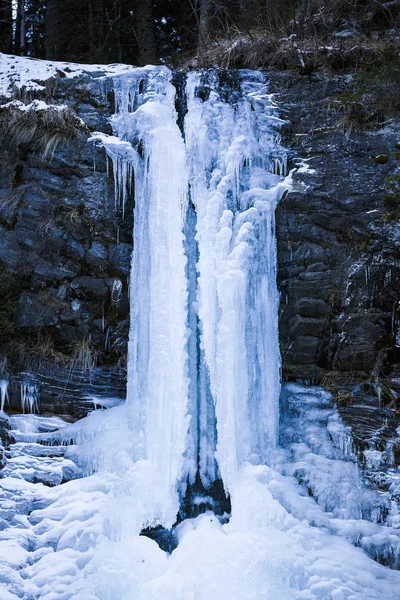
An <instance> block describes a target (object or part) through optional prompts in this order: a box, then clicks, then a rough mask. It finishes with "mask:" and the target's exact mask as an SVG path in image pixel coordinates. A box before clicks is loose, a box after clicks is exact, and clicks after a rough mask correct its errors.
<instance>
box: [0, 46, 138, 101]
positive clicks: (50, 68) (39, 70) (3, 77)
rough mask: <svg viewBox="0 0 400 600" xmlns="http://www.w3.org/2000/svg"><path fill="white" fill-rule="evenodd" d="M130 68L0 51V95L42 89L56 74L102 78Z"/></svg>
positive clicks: (57, 75)
mask: <svg viewBox="0 0 400 600" xmlns="http://www.w3.org/2000/svg"><path fill="white" fill-rule="evenodd" d="M132 70H133V67H131V66H130V65H121V64H115V65H86V64H85V65H81V64H76V63H68V62H57V61H48V60H36V59H34V58H26V57H22V56H13V55H9V54H2V53H0V96H3V97H4V98H12V97H13V96H14V95H15V93H16V92H28V93H29V92H43V91H45V90H46V86H45V84H46V82H48V81H49V80H50V79H52V78H55V77H59V76H61V77H67V78H68V79H72V78H74V77H79V76H82V75H85V74H90V75H91V76H92V77H93V76H94V77H103V78H104V77H110V76H113V75H117V74H119V73H128V72H130V71H132Z"/></svg>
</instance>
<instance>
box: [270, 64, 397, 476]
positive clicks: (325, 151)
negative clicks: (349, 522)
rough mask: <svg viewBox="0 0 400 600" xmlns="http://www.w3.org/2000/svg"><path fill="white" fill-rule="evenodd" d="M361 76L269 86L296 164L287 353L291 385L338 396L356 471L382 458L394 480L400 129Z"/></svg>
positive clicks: (288, 248) (288, 231) (285, 307)
mask: <svg viewBox="0 0 400 600" xmlns="http://www.w3.org/2000/svg"><path fill="white" fill-rule="evenodd" d="M368 76H369V75H368ZM363 77H365V74H363V73H361V74H360V73H357V72H354V73H347V74H341V75H332V74H329V73H327V72H321V71H319V72H315V73H314V74H312V75H310V76H309V77H304V76H303V77H299V76H291V75H290V74H287V73H286V74H282V73H279V74H273V75H272V88H273V91H274V92H276V93H277V100H278V101H279V103H280V106H281V107H282V114H283V116H284V117H285V118H286V119H287V120H288V124H287V126H286V127H284V130H283V141H284V143H285V144H286V146H287V147H289V148H290V151H291V163H292V165H293V166H294V165H300V168H299V169H298V170H297V172H296V173H295V174H294V186H293V189H292V191H290V192H289V193H288V194H287V195H286V197H285V198H284V199H283V200H282V201H281V203H280V205H279V206H278V210H277V232H278V234H277V235H278V261H279V275H278V277H279V289H280V292H281V307H280V342H281V353H282V360H283V376H284V378H285V379H287V380H298V381H299V380H300V381H303V382H305V383H311V384H312V383H319V384H322V385H323V386H324V387H326V388H327V389H330V390H331V391H332V392H333V393H334V395H335V396H336V398H337V399H338V405H339V409H340V411H341V413H342V416H343V420H344V422H345V423H346V424H347V425H349V426H350V427H351V430H352V434H353V439H354V442H353V445H354V450H355V451H356V453H357V455H358V457H359V460H360V462H361V463H362V464H363V465H364V466H365V465H366V462H367V461H366V458H365V451H367V453H368V451H371V452H375V451H376V452H378V453H381V459H382V460H378V459H377V457H376V461H375V467H372V470H374V469H375V471H376V470H377V469H378V470H379V471H382V472H387V470H388V468H389V465H391V466H392V467H394V466H397V465H398V464H399V463H398V457H397V458H396V456H397V454H398V453H397V452H394V448H396V447H397V446H396V444H397V442H396V440H397V439H398V436H397V433H396V429H397V426H398V424H399V420H398V409H399V399H400V396H399V392H400V389H399V386H398V377H399V372H400V364H399V362H400V347H399V289H400V251H399V248H400V234H399V228H398V220H399V217H400V203H399V202H400V195H399V194H398V189H397V188H398V184H399V181H400V162H399V155H398V153H396V152H395V149H396V144H397V143H398V140H399V137H400V125H399V120H398V118H396V116H395V115H393V114H387V113H385V114H383V113H382V114H381V113H380V112H379V110H380V109H379V102H378V101H377V99H376V98H374V97H373V91H372V90H371V89H368V86H365V85H364V87H363V85H361V84H362V83H363V80H362V78H363ZM385 85H386V87H387V86H388V85H389V82H386V83H385ZM391 85H392V87H393V90H394V93H397V92H395V90H396V89H397V90H398V86H397V88H396V79H395V78H394V79H393V82H392V84H391ZM375 94H376V90H375ZM356 109H357V111H359V112H358V113H357V111H356ZM360 111H364V113H365V114H363V116H362V117H360V114H359V113H360ZM368 111H370V112H369V113H368V115H367V114H366V113H367V112H368ZM356 113H357V116H355V114H356ZM382 156H384V157H385V160H382V159H381V158H380V159H379V160H377V157H382ZM395 455H396V456H395ZM389 456H390V458H389ZM378 463H379V465H378ZM385 477H386V476H385ZM386 487H387V486H386Z"/></svg>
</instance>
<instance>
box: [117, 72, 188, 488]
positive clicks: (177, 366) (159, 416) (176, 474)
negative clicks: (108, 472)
mask: <svg viewBox="0 0 400 600" xmlns="http://www.w3.org/2000/svg"><path fill="white" fill-rule="evenodd" d="M171 76H172V75H171V72H170V71H169V70H168V69H166V68H163V67H160V68H145V69H138V70H136V71H135V72H134V74H133V75H131V76H126V75H125V76H122V77H120V78H116V79H115V92H116V113H115V116H114V118H113V120H112V125H113V129H114V133H115V134H116V136H117V138H118V139H119V140H121V141H122V142H126V141H127V142H129V143H130V144H131V146H132V148H133V149H134V151H135V156H134V160H133V163H134V164H133V169H134V179H135V211H134V221H135V227H134V251H133V257H132V268H131V278H130V298H131V322H130V336H129V359H128V398H127V400H128V405H129V414H130V419H131V423H130V425H131V428H132V430H133V432H134V436H135V444H136V457H135V458H136V459H137V460H138V459H146V460H150V461H151V462H152V463H153V464H154V465H155V466H156V468H157V470H158V473H159V475H160V477H162V479H163V481H164V483H165V484H166V485H167V486H169V487H170V488H175V487H176V484H177V481H179V480H180V478H181V477H182V468H183V454H184V450H185V446H186V436H187V430H188V426H189V417H188V415H187V402H188V376H187V348H186V345H187V327H186V320H187V279H186V273H185V269H186V257H185V253H184V235H183V225H184V218H185V215H186V208H187V187H188V183H187V170H186V162H185V145H184V142H183V138H182V135H181V132H180V130H179V128H178V125H177V114H176V111H175V88H174V87H173V85H172V84H171V81H170V79H171ZM106 148H107V146H106ZM114 151H115V147H114ZM124 172H127V173H128V174H129V169H128V168H122V173H124ZM121 184H122V185H128V183H126V182H125V183H124V181H123V178H121V177H120V176H119V185H121ZM119 194H120V195H121V196H122V197H123V195H124V192H123V191H122V192H119Z"/></svg>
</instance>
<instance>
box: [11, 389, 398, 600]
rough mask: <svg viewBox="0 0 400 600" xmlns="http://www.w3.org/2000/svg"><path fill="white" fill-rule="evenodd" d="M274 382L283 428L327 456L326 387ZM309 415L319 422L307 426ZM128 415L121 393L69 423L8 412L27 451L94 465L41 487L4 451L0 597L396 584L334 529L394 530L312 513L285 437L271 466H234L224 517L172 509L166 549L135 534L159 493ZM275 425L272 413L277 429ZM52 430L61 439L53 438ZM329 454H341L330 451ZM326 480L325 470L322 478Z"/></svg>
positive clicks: (221, 593)
mask: <svg viewBox="0 0 400 600" xmlns="http://www.w3.org/2000/svg"><path fill="white" fill-rule="evenodd" d="M288 395H289V396H290V397H291V400H290V402H291V404H292V406H293V410H297V411H302V415H300V422H299V426H300V427H299V430H298V432H297V435H300V436H301V437H303V439H305V440H307V441H308V443H309V444H311V445H313V448H314V450H315V451H316V450H317V449H319V451H320V452H322V451H323V452H325V453H329V452H330V453H331V455H332V456H333V455H334V454H335V453H338V454H337V457H339V455H340V452H341V451H340V450H339V449H335V447H334V446H333V445H332V443H331V444H330V446H329V436H327V437H326V438H324V435H323V432H324V426H323V419H325V418H329V417H330V416H331V414H334V408H333V407H332V402H331V399H330V397H329V394H327V393H326V392H323V391H322V390H319V389H314V388H304V387H303V388H302V387H300V386H294V385H293V384H291V385H289V386H285V388H284V396H288ZM284 402H285V400H284ZM318 411H320V413H321V414H320V415H319V416H318ZM325 413H329V414H325ZM324 414H325V416H324ZM292 416H293V417H294V415H292ZM316 417H317V422H318V423H319V427H320V433H321V435H316V431H315V429H314V430H313V429H312V426H313V424H315V422H316V421H315V419H316ZM128 421H129V407H127V406H126V405H125V406H118V407H116V408H110V409H107V410H103V411H95V412H93V413H91V415H90V416H88V417H86V418H85V419H83V420H81V421H78V422H77V423H74V424H66V423H65V422H64V421H62V420H61V419H59V418H50V419H46V418H43V417H39V416H37V415H19V416H14V417H11V418H10V422H11V424H12V427H13V430H12V432H11V433H12V435H13V436H14V437H15V438H16V439H21V438H24V437H25V436H27V435H28V432H30V434H31V435H33V434H34V433H35V434H36V436H39V437H38V438H36V441H37V442H40V443H37V444H34V443H32V442H30V443H29V444H28V446H29V447H28V448H27V450H28V451H29V453H30V455H31V456H32V455H33V454H34V451H33V448H34V447H35V446H36V447H37V451H38V452H39V451H40V452H41V453H42V452H43V449H44V450H45V451H46V452H47V453H48V454H49V453H50V451H53V452H55V453H56V455H57V460H59V459H60V458H61V455H62V453H63V452H66V460H71V459H72V458H73V460H74V462H79V461H82V460H83V462H85V460H86V461H87V464H88V465H89V463H90V464H91V467H90V468H92V472H93V466H94V467H95V468H94V470H95V471H96V472H95V473H93V474H92V475H87V472H86V476H84V477H82V478H79V479H75V480H74V481H69V482H67V483H64V484H63V485H60V486H58V487H47V486H44V485H43V484H41V483H36V484H33V483H30V482H29V480H28V481H27V480H25V478H24V477H23V472H24V470H23V464H22V462H18V461H14V462H13V461H11V462H10V464H9V465H8V469H9V470H8V471H7V476H6V477H4V478H3V479H2V480H0V498H1V507H2V514H1V515H0V518H3V519H6V520H7V523H9V526H8V527H7V526H6V527H5V528H4V527H0V529H1V531H0V554H1V557H2V561H1V563H0V564H1V568H0V577H1V580H0V581H1V583H0V597H1V598H3V597H4V598H7V597H9V598H14V599H16V598H28V597H29V595H31V596H32V597H35V598H38V599H39V598H40V599H46V600H78V599H79V600H82V599H86V600H89V599H90V600H115V599H116V598H118V599H121V600H156V599H157V600H159V598H162V599H163V600H176V599H181V600H187V599H188V598H196V600H197V599H198V600H217V599H218V600H228V599H229V600H250V599H251V600H261V598H268V597H272V598H274V600H279V599H281V600H289V599H290V598H293V599H302V598H307V599H309V600H323V599H325V598H332V599H335V598H352V599H353V600H368V599H371V600H377V599H378V598H380V597H381V596H382V595H384V597H386V598H387V599H388V600H395V599H396V598H397V597H398V586H399V583H400V573H399V572H397V571H391V570H390V569H388V568H386V567H383V566H382V565H380V564H378V563H376V562H374V561H373V560H371V559H370V558H369V557H368V556H367V555H366V554H365V553H364V552H363V550H362V549H361V548H355V547H354V546H353V545H352V544H351V543H350V542H349V541H347V540H346V538H347V539H349V540H352V541H353V543H356V544H359V540H360V539H361V546H362V548H363V549H365V550H366V551H368V552H369V553H371V554H372V555H373V554H374V552H376V553H377V557H381V556H382V553H384V552H386V553H387V554H388V555H390V554H391V553H393V552H395V551H396V550H395V549H396V541H398V538H397V536H396V535H395V530H393V529H389V528H384V527H380V532H379V533H377V531H378V530H379V525H377V524H374V523H371V522H367V521H362V520H354V519H353V520H346V519H343V518H341V517H340V516H339V517H338V516H336V517H335V516H333V515H332V514H331V513H329V512H328V513H326V512H324V510H323V507H322V506H320V505H318V503H317V502H316V501H315V499H313V498H311V497H310V496H309V495H308V494H307V493H306V492H305V491H304V489H303V488H302V486H300V485H299V484H298V483H297V482H296V481H295V479H294V478H293V477H292V476H291V475H287V474H286V475H285V474H282V473H281V472H280V470H282V468H283V469H285V468H286V469H287V468H288V465H289V464H290V463H289V462H288V463H285V462H284V461H285V460H287V458H288V456H287V455H288V454H290V453H292V452H293V447H292V446H291V444H288V443H286V442H285V443H284V445H283V449H281V450H279V451H278V452H277V454H276V456H275V459H274V462H275V464H276V468H272V467H268V466H265V465H264V466H263V465H259V466H254V465H250V464H245V465H243V466H242V467H241V468H240V469H239V471H238V472H237V475H236V478H235V481H234V482H233V483H232V489H231V492H232V496H231V497H232V515H231V518H230V521H229V522H228V523H225V524H222V523H223V522H224V521H223V522H222V523H221V521H220V520H219V518H218V517H216V516H215V515H214V514H213V513H211V512H207V513H205V514H203V515H200V516H199V517H197V518H196V519H188V520H186V521H184V522H182V523H181V524H180V525H179V526H178V527H177V536H178V539H179V545H178V547H177V548H176V549H175V550H174V551H173V552H172V553H171V554H170V555H168V554H166V553H165V552H163V551H162V550H161V549H160V548H159V547H158V545H157V544H156V542H154V541H152V540H150V539H148V538H146V537H141V536H138V534H139V533H140V531H141V529H142V527H143V524H144V523H146V519H151V518H152V515H154V514H157V513H159V510H160V506H161V505H164V506H166V505H167V504H168V500H169V499H168V498H165V497H164V498H163V493H162V489H163V488H162V481H160V480H159V474H158V473H157V472H156V470H155V469H154V467H153V466H152V465H151V463H150V462H149V461H143V460H140V461H135V449H134V447H133V445H132V440H131V439H130V437H129V425H128ZM307 423H308V425H307ZM56 426H58V427H59V429H57V430H55V431H54V428H55V427H56ZM287 429H288V423H287V422H285V423H283V426H282V431H283V433H284V435H287V434H286V430H287ZM40 430H41V432H40ZM288 434H289V435H290V432H289V431H288ZM62 439H64V440H67V439H68V440H69V442H70V443H71V442H74V443H73V444H72V445H69V446H62V445H61V446H54V445H53V443H54V441H55V440H59V441H61V440H62ZM46 443H47V444H48V445H43V444H46ZM303 443H305V442H303ZM17 445H18V444H17ZM18 448H19V449H21V450H22V447H21V445H19V446H18ZM18 452H19V450H18ZM283 455H285V456H284V457H283ZM68 456H69V458H68ZM95 456H97V457H98V459H97V464H96V461H95V460H94V457H95ZM303 456H304V453H303ZM321 456H322V455H321ZM102 461H103V462H102ZM336 462H337V463H338V464H343V465H344V466H345V465H346V464H351V465H353V466H354V467H355V465H354V463H347V462H346V457H345V456H344V455H343V456H342V459H339V458H338V459H337V461H336ZM285 465H286V466H285ZM316 472H318V469H317V471H316ZM84 474H85V473H84ZM332 482H333V480H331V482H329V481H328V482H326V485H327V487H328V488H329V489H330V490H331V489H332ZM165 491H166V492H167V493H168V489H166V490H165ZM157 503H158V505H159V506H158V507H157V506H156V505H157ZM171 519H173V515H171ZM390 537H391V538H392V539H391V540H390V539H389V538H390ZM379 544H380V545H381V553H380V554H379V552H378V550H379ZM397 547H398V546H397ZM7 594H8V596H7Z"/></svg>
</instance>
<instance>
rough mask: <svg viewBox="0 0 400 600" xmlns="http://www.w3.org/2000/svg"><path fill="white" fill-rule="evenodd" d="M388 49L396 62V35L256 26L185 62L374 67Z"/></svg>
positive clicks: (303, 70)
mask: <svg viewBox="0 0 400 600" xmlns="http://www.w3.org/2000/svg"><path fill="white" fill-rule="evenodd" d="M388 53H389V54H390V55H391V56H392V57H393V58H392V60H393V62H394V63H396V62H397V63H399V61H400V40H399V39H398V38H397V39H388V40H379V41H373V40H371V39H367V38H361V37H357V38H353V37H352V38H345V39H330V40H323V39H321V38H319V37H318V36H314V37H307V38H303V39H300V38H299V37H298V36H295V35H293V36H289V37H280V36H279V35H277V34H276V33H272V32H270V31H266V30H259V31H255V32H251V35H249V34H240V33H238V34H237V35H236V36H235V37H234V38H232V39H226V38H224V39H220V40H216V41H215V42H214V43H213V44H210V45H209V47H208V48H207V50H206V51H205V52H203V53H202V54H201V55H197V56H196V57H195V58H194V59H193V60H192V61H190V62H189V63H188V64H186V65H185V66H186V67H189V68H192V67H193V66H197V67H200V68H213V67H220V68H245V69H260V68H266V67H269V68H270V67H274V68H277V69H281V70H286V69H293V70H294V71H296V72H298V73H300V74H310V73H312V72H314V71H315V70H317V69H319V68H321V67H322V68H323V67H328V68H330V69H332V70H334V71H336V70H344V69H347V68H352V69H357V68H359V67H363V68H368V67H373V66H374V65H377V64H380V63H382V62H384V61H385V57H386V56H387V54H388Z"/></svg>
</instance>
